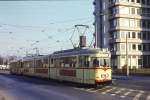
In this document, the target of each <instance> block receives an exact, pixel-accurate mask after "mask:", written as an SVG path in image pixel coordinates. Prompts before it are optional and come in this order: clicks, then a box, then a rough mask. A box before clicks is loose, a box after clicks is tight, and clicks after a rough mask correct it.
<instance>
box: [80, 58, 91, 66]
mask: <svg viewBox="0 0 150 100" xmlns="http://www.w3.org/2000/svg"><path fill="white" fill-rule="evenodd" d="M88 59H89V56H80V57H79V67H89V65H90V62H89V60H88Z"/></svg>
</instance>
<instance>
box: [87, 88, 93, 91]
mask: <svg viewBox="0 0 150 100" xmlns="http://www.w3.org/2000/svg"><path fill="white" fill-rule="evenodd" d="M93 89H94V88H89V89H86V90H85V91H89V92H92V91H91V90H93Z"/></svg>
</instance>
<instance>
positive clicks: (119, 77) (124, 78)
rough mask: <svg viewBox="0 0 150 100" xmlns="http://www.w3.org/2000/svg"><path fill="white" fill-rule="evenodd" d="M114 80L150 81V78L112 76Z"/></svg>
mask: <svg viewBox="0 0 150 100" xmlns="http://www.w3.org/2000/svg"><path fill="white" fill-rule="evenodd" d="M112 78H113V79H119V80H139V79H140V80H145V79H146V80H150V77H148V76H132V75H130V76H125V75H112Z"/></svg>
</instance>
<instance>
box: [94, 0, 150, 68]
mask: <svg viewBox="0 0 150 100" xmlns="http://www.w3.org/2000/svg"><path fill="white" fill-rule="evenodd" d="M93 5H94V8H95V10H94V13H93V14H94V16H95V22H94V25H95V37H96V39H95V40H96V41H95V44H96V47H100V48H105V47H106V48H109V49H110V50H111V54H112V62H111V63H112V66H113V67H114V68H118V69H122V68H124V67H126V65H127V66H128V67H129V68H130V69H137V68H150V0H95V1H94V2H93Z"/></svg>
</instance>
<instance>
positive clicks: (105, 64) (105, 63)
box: [92, 57, 110, 67]
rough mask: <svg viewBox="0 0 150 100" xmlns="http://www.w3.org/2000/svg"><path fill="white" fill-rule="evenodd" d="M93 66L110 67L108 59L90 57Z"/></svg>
mask: <svg viewBox="0 0 150 100" xmlns="http://www.w3.org/2000/svg"><path fill="white" fill-rule="evenodd" d="M92 62H93V67H110V60H109V59H106V58H98V57H94V58H92Z"/></svg>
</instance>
